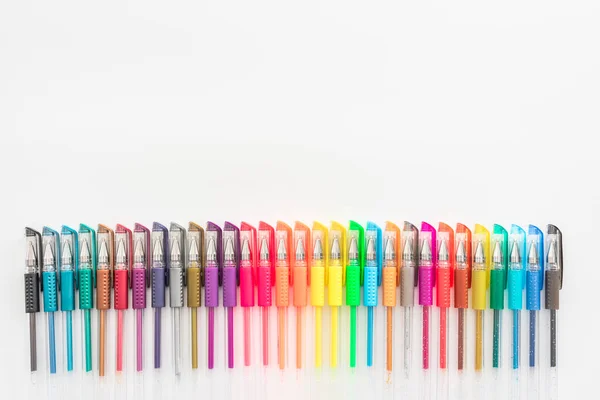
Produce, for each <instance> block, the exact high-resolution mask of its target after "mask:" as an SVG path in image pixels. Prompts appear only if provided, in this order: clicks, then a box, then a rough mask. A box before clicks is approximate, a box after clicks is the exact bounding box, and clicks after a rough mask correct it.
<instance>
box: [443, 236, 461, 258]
mask: <svg viewBox="0 0 600 400" xmlns="http://www.w3.org/2000/svg"><path fill="white" fill-rule="evenodd" d="M463 253H464V252H463ZM449 259H450V253H448V245H447V244H446V240H445V239H442V240H441V243H440V250H439V251H438V260H439V261H448V260H449Z"/></svg>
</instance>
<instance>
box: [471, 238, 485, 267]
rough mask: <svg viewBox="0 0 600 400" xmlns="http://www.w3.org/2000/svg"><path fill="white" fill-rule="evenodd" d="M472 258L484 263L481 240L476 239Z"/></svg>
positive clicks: (478, 262)
mask: <svg viewBox="0 0 600 400" xmlns="http://www.w3.org/2000/svg"><path fill="white" fill-rule="evenodd" d="M473 258H474V261H475V262H476V263H477V264H483V263H485V254H484V253H483V243H482V242H481V240H478V241H477V246H475V257H473Z"/></svg>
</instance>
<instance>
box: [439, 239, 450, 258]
mask: <svg viewBox="0 0 600 400" xmlns="http://www.w3.org/2000/svg"><path fill="white" fill-rule="evenodd" d="M449 259H450V254H449V253H448V245H447V244H446V239H442V240H441V241H440V250H439V251H438V260H439V261H448V260H449Z"/></svg>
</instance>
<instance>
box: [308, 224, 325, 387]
mask: <svg viewBox="0 0 600 400" xmlns="http://www.w3.org/2000/svg"><path fill="white" fill-rule="evenodd" d="M328 236H329V235H328V232H327V227H326V226H325V225H323V224H321V223H319V222H314V223H313V228H312V248H313V250H312V262H311V265H310V305H311V306H312V308H313V325H314V350H315V351H314V360H315V362H314V367H315V370H316V374H317V376H318V375H320V373H321V369H322V367H323V306H325V282H326V279H327V273H326V272H327V270H326V266H327V264H328V259H329V245H328V239H329V238H328Z"/></svg>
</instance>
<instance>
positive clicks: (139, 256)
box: [133, 239, 144, 263]
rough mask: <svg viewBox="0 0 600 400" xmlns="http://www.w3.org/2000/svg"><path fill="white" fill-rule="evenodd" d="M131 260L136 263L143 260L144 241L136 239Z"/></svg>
mask: <svg viewBox="0 0 600 400" xmlns="http://www.w3.org/2000/svg"><path fill="white" fill-rule="evenodd" d="M133 260H134V261H135V262H136V263H141V262H144V243H143V242H142V239H138V240H137V241H136V242H135V249H134V251H133Z"/></svg>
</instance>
